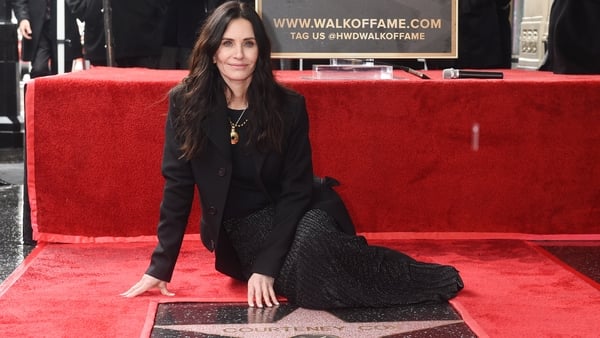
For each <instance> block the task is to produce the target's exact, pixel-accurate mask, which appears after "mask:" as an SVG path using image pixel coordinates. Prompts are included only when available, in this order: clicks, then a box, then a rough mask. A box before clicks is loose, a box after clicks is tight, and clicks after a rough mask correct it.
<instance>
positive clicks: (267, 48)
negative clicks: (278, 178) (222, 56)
mask: <svg viewBox="0 0 600 338" xmlns="http://www.w3.org/2000/svg"><path fill="white" fill-rule="evenodd" d="M240 18H241V19H245V20H248V21H249V22H250V23H251V24H252V28H253V30H254V36H255V39H256V44H257V46H258V59H257V62H256V68H255V70H254V73H253V75H252V81H251V83H250V86H249V87H248V92H247V97H248V107H249V108H248V110H249V112H251V113H252V120H251V122H249V123H248V133H249V136H250V137H249V140H248V142H250V141H252V142H254V143H255V145H256V147H257V148H258V149H259V150H274V151H277V152H281V151H282V148H283V115H282V114H283V113H282V111H281V107H282V100H283V97H284V96H285V92H286V89H285V88H284V87H282V86H281V85H279V84H278V83H277V82H276V81H275V78H274V76H273V68H272V63H271V42H270V41H269V38H268V36H267V33H266V31H265V28H264V26H263V23H262V20H261V19H260V17H259V16H258V14H257V13H256V12H255V11H254V9H253V8H252V7H251V6H250V5H248V4H246V3H241V2H238V1H228V2H226V3H224V4H222V5H221V6H219V7H217V8H216V9H215V10H214V12H213V13H212V14H211V15H210V16H209V17H208V18H207V20H206V21H205V23H204V25H203V27H202V30H201V32H200V36H199V37H198V40H197V41H196V44H195V46H194V49H193V51H192V54H191V56H190V72H189V74H188V75H187V76H186V77H185V78H184V79H183V81H182V82H181V83H180V84H179V85H178V86H177V88H176V90H181V91H182V101H181V104H182V106H181V109H180V111H179V114H178V115H177V116H175V120H174V123H175V132H176V135H177V140H178V141H179V143H180V145H181V147H180V149H181V151H182V152H183V154H182V157H183V158H185V159H188V160H189V159H191V158H193V157H194V156H196V155H197V154H198V153H199V152H201V151H202V149H203V147H204V145H205V143H206V135H205V133H204V132H203V130H202V128H201V127H200V126H201V125H202V122H203V121H204V120H205V119H206V117H207V116H208V114H209V113H210V112H211V111H212V110H214V109H218V107H217V105H219V102H223V99H222V97H223V96H224V95H225V92H226V91H227V90H230V89H229V87H228V86H227V84H226V83H225V81H224V80H223V78H222V77H221V75H220V73H219V70H218V68H217V66H216V65H215V64H214V63H213V56H214V55H215V54H216V52H217V50H218V49H219V46H220V45H221V40H222V38H223V34H224V33H225V30H226V29H227V26H228V25H229V23H230V22H231V21H232V20H234V19H240Z"/></svg>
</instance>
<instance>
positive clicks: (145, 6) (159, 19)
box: [66, 0, 169, 68]
mask: <svg viewBox="0 0 600 338" xmlns="http://www.w3.org/2000/svg"><path fill="white" fill-rule="evenodd" d="M66 2H67V4H68V7H69V9H70V10H71V11H72V13H73V14H74V15H76V16H77V18H79V19H80V20H81V21H83V22H85V32H84V50H85V58H86V59H87V60H89V61H90V63H91V64H92V65H97V66H105V65H106V64H107V54H106V39H105V35H104V14H103V12H102V0H66ZM168 2H169V0H118V1H116V0H115V1H111V6H112V33H113V34H112V35H113V50H114V58H115V63H116V66H118V67H146V68H158V66H159V61H160V54H161V48H162V42H163V32H164V24H165V18H166V11H167V4H168Z"/></svg>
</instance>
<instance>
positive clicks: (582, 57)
mask: <svg viewBox="0 0 600 338" xmlns="http://www.w3.org/2000/svg"><path fill="white" fill-rule="evenodd" d="M541 70H548V71H553V72H555V73H558V74H600V0H571V1H570V0H554V2H553V3H552V8H551V10H550V18H549V23H548V51H547V55H546V60H545V61H544V64H543V65H542V67H541Z"/></svg>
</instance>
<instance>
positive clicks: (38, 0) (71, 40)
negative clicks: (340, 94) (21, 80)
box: [12, 0, 81, 78]
mask: <svg viewBox="0 0 600 338" xmlns="http://www.w3.org/2000/svg"><path fill="white" fill-rule="evenodd" d="M12 7H13V10H14V13H15V17H16V18H17V20H18V22H19V23H21V22H22V21H23V20H28V21H29V24H30V26H31V31H32V33H31V36H32V38H31V39H23V40H22V50H21V56H22V59H23V61H31V72H30V75H31V77H32V78H35V77H39V76H46V75H51V74H57V73H58V60H57V39H56V0H50V1H46V0H12ZM64 24H65V40H66V42H65V59H64V62H65V71H66V72H69V71H71V68H72V66H73V59H75V58H78V57H81V36H80V35H79V29H78V27H77V21H76V20H75V17H74V16H73V15H71V13H69V12H68V11H66V13H65V23H64Z"/></svg>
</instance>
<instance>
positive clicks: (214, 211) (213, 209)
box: [208, 207, 217, 216]
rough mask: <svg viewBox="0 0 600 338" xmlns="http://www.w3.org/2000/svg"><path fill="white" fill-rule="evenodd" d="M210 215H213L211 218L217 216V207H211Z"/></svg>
mask: <svg viewBox="0 0 600 338" xmlns="http://www.w3.org/2000/svg"><path fill="white" fill-rule="evenodd" d="M208 214H209V215H211V216H214V215H216V214H217V208H215V207H209V208H208Z"/></svg>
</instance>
